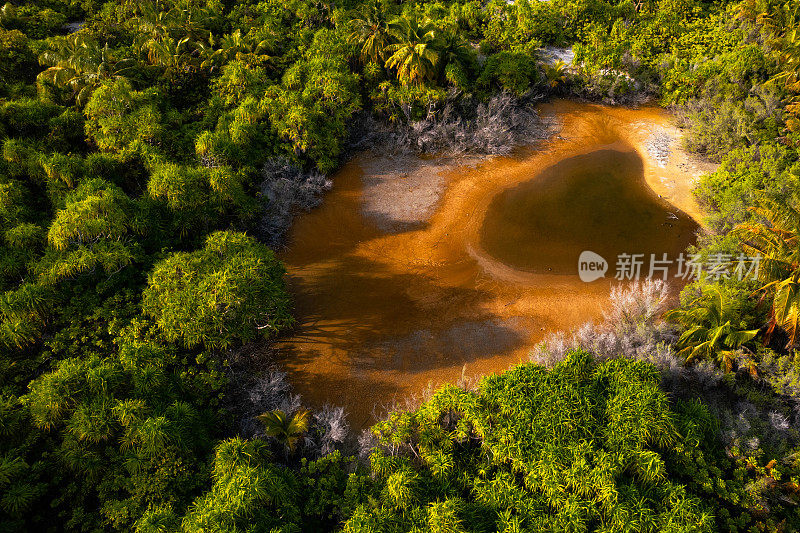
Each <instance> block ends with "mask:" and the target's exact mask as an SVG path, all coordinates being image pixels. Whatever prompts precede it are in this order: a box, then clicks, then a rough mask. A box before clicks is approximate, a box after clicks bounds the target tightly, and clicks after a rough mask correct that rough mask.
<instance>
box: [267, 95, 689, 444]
mask: <svg viewBox="0 0 800 533" xmlns="http://www.w3.org/2000/svg"><path fill="white" fill-rule="evenodd" d="M541 112H542V114H543V115H545V116H550V117H553V118H555V119H557V120H558V122H559V123H560V131H559V136H558V137H556V138H554V139H552V140H550V141H548V142H547V143H545V144H543V145H541V146H539V147H535V148H532V149H526V150H520V151H519V153H517V154H516V155H515V156H514V157H498V158H490V159H487V160H484V161H482V162H480V163H478V164H472V165H471V166H457V165H456V166H452V165H451V167H444V170H442V169H441V168H439V169H438V170H437V169H435V168H434V167H433V166H432V167H431V170H430V172H432V173H436V172H439V173H440V175H439V176H435V175H432V176H431V180H429V182H430V183H434V184H441V183H443V184H444V188H443V190H441V193H442V194H441V198H440V199H439V200H438V202H436V203H435V208H434V209H433V210H432V212H433V214H432V215H431V216H430V217H429V218H427V219H425V220H421V221H419V222H418V223H409V217H408V216H407V212H408V213H411V212H413V211H414V210H413V209H409V210H407V212H406V211H402V210H401V211H402V213H401V215H396V214H395V215H392V213H388V214H387V213H383V214H380V213H379V216H377V217H376V216H375V213H374V212H373V210H374V209H373V207H374V206H375V205H380V202H378V203H376V202H373V201H371V200H373V199H374V198H373V197H370V196H369V195H370V194H375V192H374V191H379V190H383V188H382V187H380V186H376V185H375V180H374V175H373V174H370V175H364V171H363V170H362V168H368V169H372V170H371V171H370V172H374V169H376V168H386V165H385V164H384V161H383V160H382V159H376V158H377V157H378V156H368V155H364V156H361V158H360V159H358V158H357V159H356V160H354V161H351V162H350V163H348V164H347V165H345V166H344V168H343V169H342V170H341V171H340V172H339V173H338V174H337V175H336V176H335V177H334V189H333V191H332V192H331V193H329V194H328V195H327V196H326V198H325V201H324V203H323V205H322V206H321V207H319V208H317V209H316V210H314V211H312V212H310V213H308V214H304V215H302V216H300V217H299V218H298V219H297V220H296V222H295V224H294V226H293V228H292V231H291V234H290V237H289V246H288V248H287V250H285V251H284V252H283V253H282V254H281V259H282V260H283V261H284V262H285V264H286V266H287V270H288V276H287V279H288V283H289V287H290V290H291V292H292V294H293V296H294V299H295V306H296V316H297V317H298V320H299V326H298V328H297V331H296V333H295V334H294V335H293V336H291V337H288V338H285V339H282V340H281V341H280V342H278V343H277V348H278V352H277V353H278V356H277V357H278V359H279V360H278V363H279V364H280V365H281V366H283V367H284V368H286V369H287V370H288V371H289V373H290V378H291V381H292V383H293V385H294V386H295V388H296V389H297V392H299V393H300V394H302V396H303V398H304V401H305V403H307V404H309V405H312V406H320V405H322V404H323V403H333V404H336V405H344V406H345V407H346V409H347V410H348V411H349V413H350V422H351V424H352V425H353V426H355V427H356V428H360V427H364V426H366V425H368V424H369V423H371V422H372V421H373V420H374V419H375V416H376V415H380V414H382V410H383V408H384V406H386V405H387V404H389V403H391V402H392V400H393V399H394V398H402V397H406V396H408V395H410V394H415V393H419V392H421V391H422V390H423V389H425V388H426V386H427V385H429V384H431V385H434V386H435V385H438V384H440V383H442V382H446V381H451V382H452V381H455V380H457V379H458V378H459V376H461V375H462V372H463V373H465V374H466V375H467V376H472V375H478V374H486V373H490V372H496V371H502V370H504V369H506V368H508V367H509V366H510V365H513V364H516V363H518V362H520V361H524V360H526V359H527V355H528V353H529V352H530V350H531V348H532V347H533V346H535V345H536V344H537V343H538V342H540V341H541V339H542V338H543V337H544V336H545V335H546V334H548V333H549V332H552V331H557V330H562V329H570V328H573V327H576V326H578V325H580V324H582V323H583V322H585V321H587V320H596V319H598V318H599V317H600V315H601V311H602V308H603V306H604V305H605V304H606V303H607V300H608V294H609V291H610V288H611V287H612V286H613V285H614V284H615V283H617V282H616V281H615V280H614V279H613V275H614V273H613V270H614V260H615V256H616V254H617V253H619V252H626V253H647V254H649V253H657V254H659V255H660V254H661V253H667V254H669V255H670V257H672V256H673V255H676V254H677V253H679V252H680V251H681V250H682V249H683V248H685V246H686V245H687V244H689V243H691V242H693V239H694V230H695V228H696V224H695V222H694V221H693V219H691V218H690V217H689V216H687V215H686V214H685V212H688V213H691V214H693V215H696V213H697V211H696V206H694V204H693V203H692V202H693V201H692V199H691V196H690V194H689V191H690V189H691V179H692V177H693V176H691V175H689V173H687V172H686V171H685V170H684V169H683V167H681V168H678V167H679V166H680V165H683V164H684V163H683V162H681V163H680V165H677V166H676V164H673V163H670V164H669V165H667V166H666V167H665V168H661V167H659V165H658V164H657V163H656V162H655V161H653V160H652V159H650V158H649V157H648V156H647V154H646V149H645V147H644V146H645V140H646V139H647V137H648V135H650V134H651V133H652V131H653V129H654V128H661V127H670V126H669V117H668V116H667V115H666V114H665V113H664V112H663V111H662V110H660V109H656V108H644V109H639V110H630V109H620V108H608V107H602V106H595V105H587V104H578V103H574V102H556V103H554V104H550V105H547V106H543V108H542V109H541ZM387 164H388V163H387ZM423 171H424V168H423ZM390 174H391V173H390ZM421 176H422V177H421V178H420V175H419V174H417V175H415V177H414V178H413V179H408V181H407V183H408V184H409V185H408V187H409V190H408V191H405V192H404V193H403V202H409V203H413V202H414V198H415V191H416V190H419V191H421V194H422V195H423V196H424V197H425V198H424V202H426V203H425V204H424V205H429V204H430V202H429V200H430V195H431V194H432V191H434V190H439V189H441V187H439V186H438V185H437V186H436V187H426V186H425V184H424V182H425V176H424V174H423V175H421ZM390 178H391V176H390ZM406 178H407V177H406V176H403V175H400V174H398V176H397V177H396V179H398V180H405V179H406ZM434 178H435V179H434ZM365 183H366V184H367V186H366V187H365ZM402 183H406V182H405V181H403V182H402ZM437 187H439V188H438V189H437ZM653 189H655V191H656V192H654V190H653ZM662 197H663V198H662ZM665 198H669V199H670V200H671V201H672V202H674V203H676V204H678V205H679V206H680V207H681V208H682V209H683V211H682V210H680V209H678V208H677V207H674V206H673V205H671V204H670V203H668V202H667V201H666V199H665ZM412 207H413V206H412ZM428 211H430V210H428ZM392 216H397V217H401V218H402V220H398V221H395V222H401V223H402V224H392V222H393V221H392V220H391V218H392ZM387 228H395V229H394V230H393V231H394V232H391V231H387ZM584 249H589V250H593V251H595V252H598V253H600V254H601V255H603V257H606V258H607V259H608V261H609V263H610V269H611V271H610V272H609V273H608V274H607V276H606V277H605V278H602V279H599V280H597V281H594V282H592V283H584V282H582V281H581V280H580V279H579V277H578V276H577V275H576V271H577V260H578V254H579V253H580V251H582V250H584ZM679 285H680V281H679V280H677V282H673V287H674V288H675V289H677V287H678V286H679ZM376 406H377V407H376Z"/></svg>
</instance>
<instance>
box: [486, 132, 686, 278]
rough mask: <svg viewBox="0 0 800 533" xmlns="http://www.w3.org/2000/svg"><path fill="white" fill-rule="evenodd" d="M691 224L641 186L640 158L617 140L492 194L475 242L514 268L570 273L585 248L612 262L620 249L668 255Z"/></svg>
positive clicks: (682, 242) (679, 247) (574, 271)
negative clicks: (618, 146)
mask: <svg viewBox="0 0 800 533" xmlns="http://www.w3.org/2000/svg"><path fill="white" fill-rule="evenodd" d="M696 229H697V224H696V223H695V222H694V220H692V219H691V218H690V217H689V216H688V215H686V214H684V213H683V212H682V211H680V210H678V209H677V208H675V207H674V206H672V205H670V204H669V203H667V202H666V201H664V200H662V199H660V198H659V197H658V196H657V195H656V194H655V193H654V192H653V191H652V189H650V188H649V187H648V186H647V183H646V182H645V180H644V163H643V161H642V158H641V157H640V156H639V154H638V153H637V152H636V151H635V150H633V149H632V148H628V149H624V147H623V149H605V150H597V151H594V152H590V153H587V154H582V155H577V156H574V157H569V158H567V159H564V160H562V161H559V162H558V163H556V164H555V165H553V166H551V167H548V168H547V169H545V170H544V171H543V172H541V173H540V174H539V175H538V176H536V177H535V178H533V179H531V180H529V181H526V182H523V183H521V184H520V185H517V186H516V187H512V188H509V189H507V190H505V191H503V192H501V193H500V194H498V195H497V196H495V198H494V199H493V200H492V202H491V204H490V205H489V209H488V211H487V214H486V218H485V219H484V222H483V227H482V228H481V239H480V243H481V247H482V248H483V250H484V251H486V252H487V253H489V254H490V255H491V256H493V257H494V258H495V259H497V260H499V261H501V262H503V263H505V264H507V265H510V266H512V267H514V268H518V269H521V270H525V271H529V272H538V273H547V272H551V273H553V274H569V275H576V274H577V273H578V257H579V256H580V254H581V252H582V251H584V250H591V251H593V252H596V253H599V254H600V255H601V256H603V257H605V258H606V259H607V260H608V261H609V262H610V263H611V264H612V265H613V264H614V261H615V258H616V257H617V256H618V255H620V254H644V257H646V258H650V257H651V254H655V257H658V258H661V257H663V254H664V253H666V254H667V257H668V258H671V259H673V260H674V259H675V258H676V257H677V256H678V254H680V253H681V252H682V251H683V250H685V249H686V247H687V246H688V245H689V244H691V243H692V241H693V238H694V233H695V230H696Z"/></svg>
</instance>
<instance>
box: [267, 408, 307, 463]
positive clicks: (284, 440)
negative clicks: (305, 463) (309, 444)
mask: <svg viewBox="0 0 800 533" xmlns="http://www.w3.org/2000/svg"><path fill="white" fill-rule="evenodd" d="M256 418H257V419H258V420H259V421H260V422H261V423H262V424H263V425H264V433H266V434H267V435H268V436H270V437H274V438H275V439H276V440H277V441H278V442H280V443H281V444H283V445H284V446H285V447H286V451H287V456H288V455H289V454H291V453H294V450H295V448H296V447H297V443H298V442H299V441H300V439H301V438H302V437H303V433H305V432H306V431H308V428H309V425H310V424H311V413H310V412H309V411H308V410H307V409H299V410H297V411H295V413H294V414H293V415H292V416H288V415H287V414H286V413H284V412H283V411H281V410H280V409H276V410H275V411H267V412H266V413H264V414H261V415H258V416H257V417H256Z"/></svg>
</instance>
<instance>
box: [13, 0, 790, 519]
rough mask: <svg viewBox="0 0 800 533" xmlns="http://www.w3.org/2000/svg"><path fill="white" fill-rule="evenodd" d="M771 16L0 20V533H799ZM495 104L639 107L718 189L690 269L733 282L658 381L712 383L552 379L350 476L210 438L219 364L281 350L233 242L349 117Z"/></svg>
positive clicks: (479, 400) (387, 429)
mask: <svg viewBox="0 0 800 533" xmlns="http://www.w3.org/2000/svg"><path fill="white" fill-rule="evenodd" d="M798 17H800V5H798V2H797V1H796V0H744V1H743V2H740V3H734V2H706V1H702V0H659V1H656V0H645V1H632V0H623V1H618V0H550V1H547V2H540V1H535V0H517V1H516V2H512V3H509V2H506V1H504V0H491V1H476V0H470V1H465V0H455V1H419V2H403V3H400V2H396V1H393V0H370V1H365V2H359V1H356V0H346V1H344V2H340V3H320V2H314V1H311V0H289V1H278V0H263V1H254V0H242V1H238V2H233V1H229V0H145V1H142V2H138V1H137V2H134V1H128V0H116V1H103V0H81V1H78V0H31V1H26V2H17V1H12V2H9V3H7V4H5V5H4V6H2V7H0V530H8V531H20V530H30V531H38V530H48V531H114V530H118V531H131V530H134V529H138V530H139V531H142V532H149V531H177V530H186V531H270V530H275V531H285V532H289V531H300V530H306V531H326V530H342V529H343V530H345V531H412V530H413V531H420V530H431V531H437V532H438V531H441V532H444V531H525V530H528V531H543V530H545V531H547V530H549V531H565V530H568V531H695V530H697V531H701V530H702V531H706V530H724V531H776V530H777V531H796V530H798V529H800V515H799V514H798V513H799V512H798V493H799V492H800V491H799V489H798V486H800V464H798V462H797V458H796V457H797V452H798V451H800V448H799V447H800V435H798V430H797V419H798V416H800V415H798V413H797V412H796V409H795V408H794V407H793V405H794V403H793V402H794V401H795V400H796V399H797V398H798V395H800V359H798V355H797V352H796V349H797V347H798V344H799V343H798V333H797V332H798V325H799V324H800V281H798V280H799V278H800V248H799V246H800V244H798V242H799V241H798V231H800V215H798V213H800V200H799V199H798V194H797V190H798V189H797V188H798V186H800V182H799V180H800V163H798V157H797V144H798V142H800V40H799V37H798V32H797V26H798ZM68 21H71V22H72V23H75V22H77V21H81V24H77V25H75V24H73V25H71V26H65V24H66V23H68ZM68 29H69V31H68ZM549 47H572V50H573V51H574V53H575V60H574V61H573V62H572V63H571V64H569V65H567V64H565V63H562V62H557V61H549V60H547V59H546V55H547V54H546V51H547V50H548V49H549ZM499 94H503V95H504V96H503V97H504V98H510V97H508V96H507V95H509V94H510V95H513V101H514V102H516V104H515V105H517V104H518V105H520V106H524V104H525V102H526V101H529V100H530V99H533V98H538V97H543V96H547V95H573V96H578V97H584V98H590V99H596V100H602V101H606V102H612V103H613V102H637V101H643V100H644V99H646V98H656V99H658V100H659V101H660V102H661V103H662V104H663V105H665V106H673V107H674V108H675V109H676V111H677V112H678V114H679V116H680V117H681V119H682V121H683V124H684V125H685V126H686V127H687V130H686V131H687V135H686V140H687V147H688V148H689V149H691V150H694V151H696V152H699V153H700V154H702V155H704V156H705V157H707V158H709V159H712V160H715V161H718V162H720V167H719V170H717V171H716V172H714V173H712V174H710V175H708V176H704V177H703V178H702V179H701V181H700V183H699V184H698V187H697V190H696V194H697V198H698V199H699V201H700V202H701V204H702V205H703V207H704V208H705V209H706V210H707V212H708V220H707V225H706V227H707V232H706V234H705V235H704V236H703V238H702V239H701V242H700V243H699V245H698V250H697V252H698V253H699V254H701V255H703V256H705V257H712V256H714V255H716V254H723V255H724V256H726V257H736V256H737V255H738V254H740V253H748V254H750V253H753V252H758V253H760V254H762V255H763V256H764V261H763V263H762V268H761V270H760V271H759V276H758V277H757V279H750V280H746V281H738V280H736V279H735V278H734V277H732V276H731V277H725V276H714V275H707V276H705V277H703V279H701V280H699V281H698V282H696V283H694V284H692V285H690V286H689V287H688V288H687V289H686V290H685V292H684V294H683V298H682V301H683V303H682V305H681V307H680V309H678V310H676V311H675V312H673V313H672V314H670V315H669V316H670V317H671V318H673V319H675V321H676V323H677V325H678V327H679V328H680V330H681V331H680V333H681V336H679V337H677V338H676V339H675V340H676V341H677V349H676V350H675V351H676V353H679V354H680V355H681V356H683V357H685V358H686V359H688V361H687V364H688V365H689V366H690V367H692V368H695V367H697V368H701V369H707V368H714V367H719V368H721V369H722V371H723V372H722V373H723V374H725V375H724V377H723V378H721V379H722V385H721V386H720V387H718V388H716V389H714V393H713V394H711V393H709V394H708V395H707V396H703V394H704V393H703V391H701V390H694V391H692V394H688V395H685V396H686V397H685V398H683V399H682V400H679V399H678V396H677V395H676V396H673V397H668V396H666V395H665V394H664V392H663V391H662V390H660V388H659V387H660V385H659V377H658V373H657V372H656V370H655V369H654V368H653V367H652V366H650V365H649V364H646V363H642V362H641V361H638V362H635V361H631V360H628V359H611V360H609V361H606V362H602V363H595V362H594V361H593V360H592V359H591V356H590V355H588V354H586V353H584V352H578V353H574V354H572V355H571V356H570V357H569V358H568V359H567V360H565V361H564V362H563V363H561V364H559V365H556V367H555V368H554V369H553V370H551V371H546V370H544V369H543V368H541V367H536V366H531V365H526V366H522V367H519V368H517V369H515V370H513V371H511V372H509V373H507V374H504V375H502V376H492V377H489V378H486V379H485V380H484V381H483V382H482V383H481V385H480V387H479V388H478V390H477V391H465V390H461V389H457V388H453V387H447V388H444V389H442V390H441V391H439V392H438V393H437V394H436V395H434V396H433V398H431V399H430V400H429V401H428V402H426V403H425V404H424V405H422V406H421V407H420V408H419V409H417V410H415V411H412V412H396V413H394V414H392V415H390V416H389V418H388V419H387V420H386V421H384V422H381V423H379V424H378V425H377V426H375V428H373V433H374V437H375V438H376V439H377V440H375V441H373V442H371V443H370V442H366V441H365V442H364V443H362V444H364V449H365V451H366V453H367V454H370V453H371V455H370V457H369V461H368V462H366V461H364V460H361V461H359V460H358V458H356V457H355V454H354V449H353V447H345V448H344V449H342V450H335V451H332V452H331V450H329V449H325V450H324V451H318V452H315V451H314V448H313V447H312V446H311V445H310V444H309V443H310V442H312V441H313V440H314V439H317V440H319V441H320V442H321V441H322V440H324V439H323V437H324V435H322V434H321V433H320V432H321V431H322V430H321V429H319V428H322V427H325V424H324V423H323V421H324V416H322V415H321V414H319V413H316V414H312V413H310V412H307V411H305V410H303V409H302V408H298V407H297V406H293V405H292V404H291V402H289V403H288V404H287V405H288V407H286V406H282V405H280V404H279V403H277V404H275V405H274V406H271V407H270V408H269V409H268V412H266V413H264V415H263V416H262V417H260V420H261V422H262V423H263V427H262V433H263V435H264V436H265V437H266V438H244V437H243V436H241V435H237V434H236V433H237V430H236V424H235V423H234V420H233V419H234V418H235V417H234V416H233V415H232V413H231V412H230V410H229V409H228V408H227V407H229V404H228V403H226V399H227V398H228V394H227V392H228V390H229V389H228V387H229V377H230V375H231V372H230V367H231V365H232V364H234V361H233V360H234V359H235V358H234V355H235V354H236V353H238V352H237V350H240V349H241V348H242V346H243V344H245V343H249V342H251V341H254V340H256V339H259V338H260V339H264V338H273V337H274V336H276V335H278V334H280V333H281V332H282V331H284V330H286V329H287V328H289V327H291V325H292V322H293V319H292V317H291V304H290V301H289V298H288V296H287V293H286V291H285V289H284V284H283V283H284V282H283V279H282V276H283V268H282V266H281V265H280V263H279V262H278V261H277V260H276V258H275V256H274V254H273V252H272V251H271V250H270V249H269V248H267V247H266V246H265V245H264V244H263V243H264V242H270V243H274V242H278V241H279V239H280V236H281V235H280V232H281V231H284V230H285V229H286V228H285V226H286V223H284V222H283V221H282V220H283V219H281V221H278V222H276V221H275V220H271V219H270V220H265V219H267V218H268V217H270V216H272V217H277V216H280V217H284V218H285V217H286V216H287V212H288V211H291V209H292V208H294V207H296V206H300V207H304V206H305V207H307V206H309V205H312V204H313V203H314V201H315V199H316V197H315V196H314V195H313V194H307V193H303V194H306V196H302V194H300V193H298V192H297V191H295V190H294V189H292V188H291V187H290V186H288V185H286V183H290V182H291V183H295V182H297V183H300V185H299V186H298V187H296V188H297V189H298V190H303V187H306V185H308V184H316V185H315V186H317V187H318V188H323V185H324V183H325V180H324V179H323V178H321V177H320V176H321V175H320V174H313V173H312V172H330V171H332V170H334V169H335V168H337V167H338V165H340V164H341V162H342V160H343V157H344V156H346V153H347V149H348V146H349V143H350V141H351V140H352V139H350V138H349V136H351V135H352V134H353V133H352V132H353V131H358V128H357V127H356V126H359V125H361V124H363V123H368V122H369V121H366V120H364V119H365V118H369V119H370V120H373V121H375V122H377V123H380V124H383V125H385V126H386V127H389V128H392V127H394V128H404V127H409V126H410V125H411V124H412V123H413V124H420V123H427V124H428V126H430V127H434V126H431V125H435V124H440V123H444V121H442V122H438V121H437V118H438V115H437V114H438V113H440V112H441V111H442V109H444V108H445V107H447V106H450V108H451V109H458V110H461V111H463V112H464V113H465V116H466V117H467V118H474V117H475V116H477V114H476V113H473V114H472V115H470V114H469V113H470V111H469V110H470V109H474V108H475V106H476V105H477V104H482V105H485V108H484V111H485V112H486V113H492V112H493V111H492V110H494V109H499V106H494V107H493V106H492V105H490V103H491V101H492V99H493V98H496V97H497V96H498V95H499ZM470 106H472V107H470ZM486 110H488V111H486ZM426 121H427V122H426ZM465 122H469V120H467V121H465ZM501 126H502V125H501ZM408 129H409V130H413V129H414V128H410V127H409V128H408ZM417 129H419V130H420V131H422V130H424V129H425V128H417ZM506 129H507V128H505V127H504V126H503V127H500V128H498V132H499V133H497V135H507V134H508V132H507V131H505V130H506ZM426 131H427V130H426ZM490 134H491V135H494V133H491V132H490ZM456 137H457V135H456ZM498 138H500V139H506V137H502V136H499V137H498ZM412 144H413V143H412ZM424 144H425V143H421V142H417V145H424ZM475 144H484V145H486V146H491V145H494V144H497V142H493V141H492V140H491V139H489V140H481V142H480V143H475ZM285 176H295V177H297V176H301V177H302V176H306V177H305V178H303V179H305V180H306V181H302V180H300V179H299V178H298V179H294V178H292V179H288V178H285ZM308 176H311V177H308ZM292 180H294V181H292ZM276 183H278V185H276ZM309 187H310V186H309ZM306 188H308V187H306ZM291 195H297V196H298V198H295V197H294V196H292V197H289V196H291ZM751 208H752V209H751ZM265 228H266V229H265ZM276 228H277V229H276ZM670 349H672V348H670ZM681 350H682V351H681ZM620 351H622V350H620ZM237 364H238V363H237ZM702 365H710V366H702ZM283 392H285V391H283ZM698 395H699V396H702V400H703V402H706V400H708V402H707V404H708V405H706V404H704V403H703V402H701V401H699V400H697V399H696V397H697V396H698ZM723 404H724V405H729V406H739V407H741V410H742V412H741V413H737V415H738V416H739V418H737V419H736V420H734V421H731V420H725V416H723V415H724V412H725V411H724V410H721V409H719V408H717V407H715V406H717V405H723ZM709 406H712V407H713V409H712V408H711V407H709ZM750 411H753V412H757V413H760V414H759V415H758V416H755V415H753V416H750V414H748V413H750ZM718 413H721V414H720V416H717V414H718ZM329 414H330V413H329ZM762 414H763V416H762ZM759 417H760V418H759ZM737 424H738V425H737ZM744 425H746V426H747V427H746V428H745V429H742V430H741V431H740V430H739V429H740V428H739V426H744ZM329 426H330V427H333V424H329ZM759 432H760V433H759ZM770 432H772V433H770ZM773 434H779V436H780V438H777V437H776V438H772V437H769V436H770V435H773ZM761 437H763V438H761ZM767 437H769V438H767ZM754 439H755V440H754ZM329 440H331V439H329ZM341 440H342V439H338V440H336V439H333V440H331V441H336V442H341ZM326 442H327V441H326ZM362 459H365V458H364V457H362Z"/></svg>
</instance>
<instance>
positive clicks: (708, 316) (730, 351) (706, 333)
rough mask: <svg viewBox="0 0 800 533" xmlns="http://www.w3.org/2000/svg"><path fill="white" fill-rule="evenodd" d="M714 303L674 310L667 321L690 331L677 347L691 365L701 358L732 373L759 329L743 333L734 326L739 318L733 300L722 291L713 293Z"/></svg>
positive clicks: (668, 314) (710, 301)
mask: <svg viewBox="0 0 800 533" xmlns="http://www.w3.org/2000/svg"><path fill="white" fill-rule="evenodd" d="M710 293H711V299H710V300H709V301H704V302H696V305H693V306H691V307H689V308H679V309H674V310H672V311H670V312H669V313H667V314H666V315H665V318H667V319H668V320H672V321H675V322H678V323H679V324H681V325H682V326H684V327H685V328H686V329H685V331H684V332H683V334H681V336H680V338H679V339H678V342H677V344H676V346H677V348H678V349H679V350H680V351H679V352H678V355H679V356H681V357H685V358H686V362H687V363H690V362H692V361H694V360H696V359H698V358H700V357H708V358H713V359H716V361H717V362H718V363H719V365H720V367H721V368H723V369H725V371H726V372H730V371H731V369H732V368H733V361H734V354H735V353H736V352H737V350H740V349H741V348H742V347H743V345H744V344H745V343H747V342H748V341H750V340H752V339H753V338H755V336H756V335H758V331H759V330H757V329H751V330H743V329H740V328H738V327H737V326H736V325H734V324H733V323H732V322H731V317H733V316H735V315H736V314H737V309H735V308H734V307H733V305H732V303H731V302H730V301H729V300H726V299H724V298H723V297H722V292H721V291H720V290H719V289H718V288H716V287H715V288H712V289H710Z"/></svg>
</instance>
